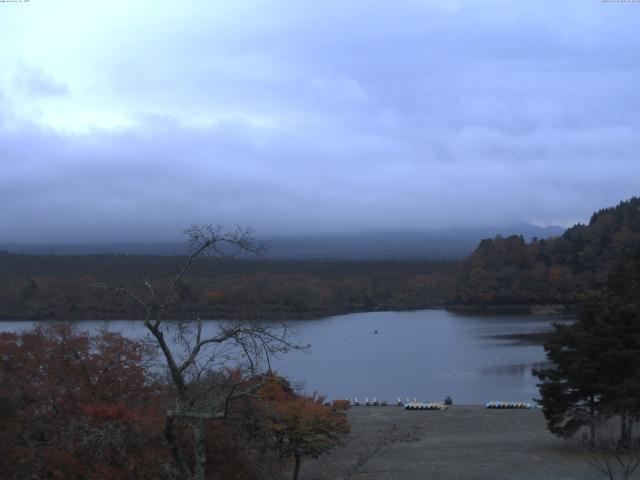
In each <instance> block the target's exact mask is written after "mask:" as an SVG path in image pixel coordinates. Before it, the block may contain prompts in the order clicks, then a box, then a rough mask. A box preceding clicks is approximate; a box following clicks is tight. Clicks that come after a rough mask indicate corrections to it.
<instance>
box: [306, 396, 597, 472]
mask: <svg viewBox="0 0 640 480" xmlns="http://www.w3.org/2000/svg"><path fill="white" fill-rule="evenodd" d="M349 420H350V423H351V427H352V433H351V435H350V436H349V438H348V440H347V442H346V445H345V446H344V447H343V448H341V449H339V450H336V451H335V452H334V453H332V454H330V455H327V456H324V457H321V458H320V459H319V460H313V459H305V460H304V461H303V463H302V469H301V475H300V477H301V479H304V480H309V479H338V478H341V475H343V474H344V473H346V472H350V471H353V470H354V469H355V467H356V466H357V465H358V464H360V463H362V465H361V466H360V468H358V469H357V470H356V471H355V472H354V473H353V474H352V475H351V476H350V477H349V478H351V479H355V480H359V479H371V480H383V479H384V480H391V479H398V480H412V479H421V480H422V479H444V480H448V479H478V480H491V479H505V480H506V479H510V480H511V479H513V480H525V479H527V480H529V479H530V480H533V479H535V480H538V479H560V480H569V479H570V480H586V479H594V480H595V479H599V478H604V477H603V476H602V475H601V474H599V473H598V472H597V471H596V470H595V469H594V468H593V467H592V466H590V465H588V464H587V461H586V457H585V454H583V453H580V448H579V445H578V442H577V441H565V440H561V439H558V438H556V437H554V436H553V435H551V434H550V433H549V432H548V431H547V429H546V426H545V421H544V417H543V415H542V413H541V412H540V411H539V410H538V409H531V410H488V409H485V408H484V407H483V406H455V405H454V406H453V407H450V408H449V409H448V410H445V411H408V410H404V409H403V408H402V407H391V406H389V407H364V406H360V407H353V408H352V409H351V410H350V412H349ZM384 439H387V441H386V442H385V441H384ZM368 457H370V458H369V459H368V460H367V458H368Z"/></svg>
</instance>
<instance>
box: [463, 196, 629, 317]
mask: <svg viewBox="0 0 640 480" xmlns="http://www.w3.org/2000/svg"><path fill="white" fill-rule="evenodd" d="M638 255H640V198H637V197H634V198H632V199H630V200H628V201H624V202H621V203H620V204H619V205H617V206H616V207H612V208H605V209H603V210H600V211H598V212H596V213H595V214H593V216H592V217H591V220H590V221H589V224H588V225H580V224H579V225H576V226H574V227H572V228H570V229H568V230H567V231H566V232H565V233H564V234H563V235H562V236H559V237H556V238H550V239H546V240H545V239H533V240H532V241H531V242H528V243H527V242H525V240H524V239H523V238H522V237H521V236H510V237H507V238H503V237H496V238H495V239H493V240H483V241H482V242H481V243H480V245H479V246H478V248H477V249H476V250H475V251H474V252H473V254H472V255H471V256H469V257H468V258H467V259H465V260H464V261H463V262H462V264H461V265H460V267H459V271H458V274H457V276H456V282H455V287H454V290H453V293H452V296H451V300H452V302H453V303H457V304H549V303H557V304H565V305H567V304H569V305H571V304H577V303H579V302H582V301H584V300H592V299H598V298H603V297H604V296H605V295H607V285H606V284H607V280H608V279H609V277H610V276H611V274H612V272H614V271H616V272H618V271H620V270H621V269H622V268H623V267H624V265H625V264H626V263H628V262H629V261H630V260H631V259H633V258H637V257H638Z"/></svg>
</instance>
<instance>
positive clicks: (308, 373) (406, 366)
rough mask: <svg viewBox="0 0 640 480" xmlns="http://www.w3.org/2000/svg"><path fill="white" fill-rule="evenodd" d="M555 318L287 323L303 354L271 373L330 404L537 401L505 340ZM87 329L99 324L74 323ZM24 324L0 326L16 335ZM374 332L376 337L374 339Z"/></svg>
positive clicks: (436, 315) (516, 344) (528, 353)
mask: <svg viewBox="0 0 640 480" xmlns="http://www.w3.org/2000/svg"><path fill="white" fill-rule="evenodd" d="M556 320H558V319H557V317H544V316H529V315H484V314H483V315H470V314H464V315H463V314H455V313H451V312H448V311H445V310H419V311H411V312H369V313H356V314H348V315H339V316H333V317H327V318H322V319H318V320H304V321H297V322H291V323H292V324H294V325H295V327H296V331H297V334H298V339H299V340H300V341H301V342H302V343H310V344H311V349H310V351H309V352H307V353H301V352H292V353H290V354H288V355H286V356H284V357H283V358H281V359H278V360H275V361H274V362H273V366H274V369H275V370H277V371H278V372H279V373H281V374H282V375H285V376H287V377H289V378H290V379H291V380H292V381H294V382H295V383H302V384H303V388H304V389H305V390H306V391H307V392H313V391H314V390H315V391H318V392H320V393H322V394H324V395H326V396H327V397H328V398H330V399H336V398H349V399H351V400H353V398H354V397H357V398H358V400H360V401H361V402H362V401H364V400H365V399H366V398H369V400H373V398H376V399H377V400H378V401H381V400H386V401H388V402H390V403H391V402H395V401H396V399H397V398H398V397H400V398H401V399H402V400H403V401H404V400H405V399H406V398H407V397H408V398H410V399H413V398H414V397H415V398H417V399H418V400H428V401H442V400H443V399H444V397H445V396H446V395H450V396H451V397H452V398H453V400H454V402H455V403H463V404H478V403H486V402H488V401H490V400H506V401H529V402H531V401H532V399H533V398H535V397H537V395H538V393H537V389H536V386H535V384H536V379H535V378H534V377H533V376H532V375H531V368H533V367H534V366H540V365H542V364H543V362H544V360H545V355H544V350H543V348H542V347H541V346H540V345H532V344H528V343H525V342H522V341H520V340H517V339H513V338H510V337H511V336H514V335H515V336H517V335H521V334H525V335H526V334H536V333H542V332H545V331H548V330H550V328H551V327H550V322H551V321H556ZM77 324H78V325H79V327H80V328H85V329H90V328H94V327H97V326H101V325H103V324H104V323H103V322H97V321H85V322H77ZM29 325H31V323H30V322H0V329H1V330H5V331H6V330H17V329H20V328H25V327H28V326H29ZM109 325H110V328H113V329H115V330H119V331H121V332H123V333H124V334H126V335H130V336H139V335H140V334H141V333H142V332H143V327H142V324H141V322H132V321H113V322H110V323H109ZM376 331H377V332H378V333H375V332H376Z"/></svg>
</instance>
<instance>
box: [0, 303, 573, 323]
mask: <svg viewBox="0 0 640 480" xmlns="http://www.w3.org/2000/svg"><path fill="white" fill-rule="evenodd" d="M421 310H446V311H447V312H451V313H454V314H458V315H466V314H468V315H530V316H532V317H538V316H540V317H557V318H559V319H561V318H571V317H573V316H575V314H576V311H577V310H576V308H575V306H572V305H555V304H549V305H547V304H532V305H525V304H486V305H483V304H473V305H459V304H427V305H421V306H416V307H414V306H412V307H410V308H388V309H387V308H377V309H376V308H374V309H370V308H344V309H333V310H329V309H328V310H322V311H306V312H282V311H281V312H264V311H262V312H261V313H260V315H257V314H256V313H255V312H252V313H249V314H244V315H243V314H242V313H241V312H238V313H236V314H231V315H229V314H228V313H229V312H227V314H224V313H221V312H215V313H214V312H213V311H211V312H204V313H203V314H201V315H200V316H201V317H202V318H207V319H216V320H254V321H267V322H269V321H293V320H300V321H305V320H319V319H322V318H326V317H338V316H342V315H350V314H354V313H376V312H417V311H421ZM94 320H100V321H111V320H114V321H120V320H144V319H143V318H136V317H135V315H125V314H122V315H120V314H116V315H105V312H94V314H93V315H82V316H81V317H80V316H74V317H73V318H43V316H42V315H41V314H35V315H34V314H25V315H16V314H12V315H10V316H2V317H0V322H20V321H24V322H46V321H72V322H81V321H94Z"/></svg>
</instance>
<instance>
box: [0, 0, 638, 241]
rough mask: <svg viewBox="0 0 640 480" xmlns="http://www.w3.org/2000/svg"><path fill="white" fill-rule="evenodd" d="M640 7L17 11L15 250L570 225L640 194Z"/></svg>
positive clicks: (128, 6) (7, 112)
mask: <svg viewBox="0 0 640 480" xmlns="http://www.w3.org/2000/svg"><path fill="white" fill-rule="evenodd" d="M638 32H640V3H603V2H602V1H601V0H548V1H545V0H534V1H526V0H517V1H514V0H485V1H482V0H466V1H463V0H459V1H458V0H439V1H428V0H423V1H418V0H405V1H402V0H397V1H377V0H368V1H366V2H365V1H353V2H350V1H345V0H335V1H334V0H324V1H322V2H316V1H313V2H312V1H300V0H291V1H286V2H285V1H276V0H269V1H267V0H264V1H258V0H256V1H241V0H240V1H239V0H234V1H211V0H207V1H194V0H191V1H188V2H180V1H175V2H158V1H157V0H153V1H141V0H136V1H131V0H127V1H113V0H110V1H103V2H98V1H92V2H87V1H77V2H71V1H63V0H56V1H49V0H31V1H29V2H28V3H0V242H23V241H29V242H47V241H56V242H58V241H70V240H75V241H87V240H170V239H175V238H179V232H180V231H181V230H182V229H183V228H184V227H185V226H186V225H188V224H190V223H193V222H198V223H205V222H207V223H208V222H214V223H223V224H230V225H235V224H241V225H251V226H253V227H254V229H255V230H256V231H257V232H258V234H264V235H272V234H274V233H302V232H320V231H330V232H335V231H354V230H358V229H367V230H372V229H376V230H377V229H385V230H388V229H399V228H410V229H414V230H419V229H432V228H441V227H446V226H448V225H461V224H489V223H499V222H507V221H511V220H513V219H521V220H527V221H532V222H534V223H538V224H542V225H546V224H562V225H570V224H572V223H574V222H576V221H578V220H586V219H588V217H589V215H590V213H591V212H592V211H593V210H595V209H598V208H600V207H604V206H608V205H612V204H615V203H617V202H619V201H620V200H622V199H624V198H628V197H630V196H633V195H637V194H640V34H639V33H638Z"/></svg>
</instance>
